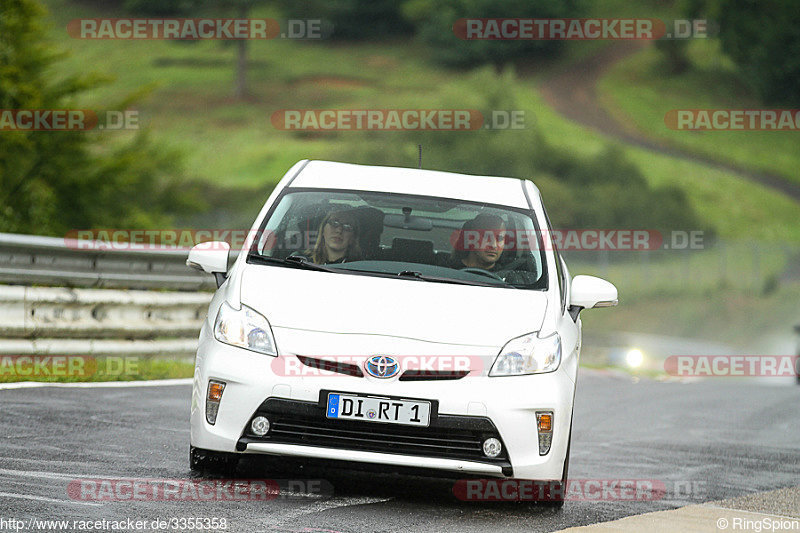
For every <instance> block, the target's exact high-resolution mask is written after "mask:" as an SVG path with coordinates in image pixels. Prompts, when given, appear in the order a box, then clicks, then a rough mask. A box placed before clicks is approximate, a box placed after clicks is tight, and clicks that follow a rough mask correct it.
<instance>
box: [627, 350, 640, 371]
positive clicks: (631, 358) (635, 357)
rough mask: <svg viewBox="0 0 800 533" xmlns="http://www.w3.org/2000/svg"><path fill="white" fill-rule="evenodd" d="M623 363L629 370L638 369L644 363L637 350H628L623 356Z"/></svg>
mask: <svg viewBox="0 0 800 533" xmlns="http://www.w3.org/2000/svg"><path fill="white" fill-rule="evenodd" d="M625 362H626V363H627V364H628V366H629V367H631V368H639V367H640V366H642V363H644V354H643V353H642V351H641V350H639V349H638V348H633V349H631V350H628V353H626V354H625Z"/></svg>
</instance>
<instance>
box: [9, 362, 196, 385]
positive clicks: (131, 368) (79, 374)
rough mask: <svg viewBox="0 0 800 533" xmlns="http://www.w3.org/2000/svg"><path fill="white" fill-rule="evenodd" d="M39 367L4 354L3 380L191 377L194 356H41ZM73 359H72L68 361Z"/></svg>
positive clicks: (119, 379) (39, 380) (52, 381)
mask: <svg viewBox="0 0 800 533" xmlns="http://www.w3.org/2000/svg"><path fill="white" fill-rule="evenodd" d="M38 357H39V361H40V366H39V369H37V367H36V366H33V364H32V363H31V362H28V361H25V360H22V359H19V358H16V357H14V358H12V357H9V356H0V383H14V382H19V381H36V382H44V383H83V382H106V381H144V380H149V379H177V378H190V377H192V375H193V374H194V361H193V360H191V359H171V358H158V357H152V358H151V357H135V356H129V357H118V356H109V357H102V356H98V357H89V356H85V357H78V356H70V358H69V359H67V360H64V361H62V362H61V363H58V362H56V361H55V360H53V359H58V357H55V358H53V359H51V360H50V361H46V360H45V358H46V357H47V356H44V355H43V356H38ZM68 361H71V362H68Z"/></svg>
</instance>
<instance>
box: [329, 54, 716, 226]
mask: <svg viewBox="0 0 800 533" xmlns="http://www.w3.org/2000/svg"><path fill="white" fill-rule="evenodd" d="M511 76H513V73H512V72H510V71H507V72H506V73H504V74H502V75H501V76H499V77H498V76H497V75H495V74H494V73H493V71H492V69H491V68H485V69H481V70H480V71H478V72H476V73H475V74H474V75H473V79H471V80H470V81H469V83H468V85H469V87H477V88H479V89H478V90H477V91H475V92H473V93H470V95H469V96H468V98H469V101H466V102H464V101H463V99H462V100H460V101H459V100H456V97H455V96H451V95H448V94H445V95H443V96H442V98H443V101H442V102H441V103H442V104H443V105H436V104H437V102H431V105H430V106H429V107H430V108H448V107H453V101H459V107H462V108H467V107H468V108H474V109H483V110H486V109H519V105H518V104H517V102H516V100H515V98H514V95H513V93H512V92H511V90H510V89H509V87H511V86H512V84H511V83H504V82H503V79H504V78H505V77H511ZM448 104H449V105H448ZM528 118H529V117H528ZM526 125H527V127H526V128H525V129H521V130H488V129H479V130H476V131H464V132H436V131H422V132H403V133H401V132H393V133H391V134H387V133H382V134H381V132H364V133H363V134H357V133H355V132H353V133H352V134H353V135H361V138H359V139H358V140H355V139H354V142H352V143H349V144H348V146H347V147H346V148H343V149H342V150H341V151H340V152H339V153H336V154H334V158H336V159H340V160H344V161H352V162H354V163H364V164H376V165H390V166H404V167H414V166H416V162H417V145H418V144H422V146H423V168H426V169H433V170H445V171H450V172H462V173H466V174H480V175H489V176H492V175H494V176H514V177H520V178H529V179H532V180H533V181H534V183H536V184H537V186H538V187H539V188H540V190H541V191H542V195H543V197H544V199H545V203H546V205H547V206H548V207H549V214H550V217H551V221H552V222H553V224H554V225H555V226H556V227H559V228H601V229H617V228H619V229H655V230H659V231H671V230H697V229H702V228H703V225H702V224H701V220H700V218H699V217H698V216H697V214H696V213H695V211H694V209H693V208H692V206H691V205H690V204H689V201H688V199H687V197H686V196H685V194H684V193H683V191H681V190H679V189H677V188H673V187H660V188H652V187H650V186H649V185H648V183H647V182H646V180H645V179H644V177H643V175H642V173H641V171H640V170H639V168H638V167H637V166H636V165H635V164H634V163H632V162H631V161H629V160H628V159H626V157H625V155H624V154H623V152H621V151H620V150H618V149H614V148H607V149H606V150H604V151H602V152H600V153H599V154H597V155H595V156H593V157H581V156H576V155H575V154H574V153H571V152H569V151H567V150H565V149H561V148H556V147H555V146H553V145H551V144H550V143H549V142H547V140H546V139H545V138H544V137H543V136H542V134H541V132H540V131H539V129H538V128H537V127H536V126H535V124H533V121H532V120H526ZM388 135H391V136H390V137H389V136H388Z"/></svg>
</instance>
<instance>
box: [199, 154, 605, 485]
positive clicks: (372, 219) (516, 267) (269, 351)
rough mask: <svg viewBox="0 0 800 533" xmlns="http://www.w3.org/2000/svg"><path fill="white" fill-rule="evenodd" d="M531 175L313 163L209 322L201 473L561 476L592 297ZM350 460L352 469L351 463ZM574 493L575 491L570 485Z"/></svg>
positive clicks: (234, 272)
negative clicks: (290, 466)
mask: <svg viewBox="0 0 800 533" xmlns="http://www.w3.org/2000/svg"><path fill="white" fill-rule="evenodd" d="M550 232H551V227H550V223H549V221H548V217H547V214H546V212H545V209H544V207H543V205H542V200H541V196H540V194H539V191H538V189H537V188H536V186H535V185H534V184H533V183H532V182H531V181H528V180H522V179H512V178H503V177H486V176H470V175H462V174H453V173H446V172H437V171H429V170H418V169H407V168H391V167H376V166H362V165H352V164H343V163H332V162H323V161H301V162H299V163H297V164H296V165H294V166H293V167H292V168H291V169H290V170H289V171H288V172H287V173H286V175H285V176H284V177H283V179H282V180H281V181H280V183H279V184H278V186H277V187H276V188H275V190H274V192H273V193H272V195H271V196H270V197H269V199H268V200H267V202H266V204H265V205H264V207H263V209H262V210H261V212H260V213H259V215H258V218H257V219H256V221H255V223H254V225H253V227H252V231H251V236H252V238H251V239H249V242H248V243H247V244H246V245H245V246H244V247H243V248H242V250H241V252H240V253H239V255H238V258H237V259H236V261H235V263H234V264H233V266H232V267H231V268H230V269H229V268H228V263H227V259H228V251H229V249H228V245H227V244H226V243H219V242H211V243H204V244H200V245H198V246H196V247H194V248H193V249H192V250H191V251H190V253H189V258H188V260H187V264H189V265H190V266H193V267H195V268H200V269H202V270H204V271H206V272H208V273H212V274H214V275H215V276H216V278H217V283H218V285H219V289H218V290H217V292H216V294H215V295H214V297H213V300H212V301H211V304H210V307H209V311H208V316H207V318H206V320H205V322H204V324H203V327H202V330H201V332H200V344H199V348H198V351H197V360H196V367H195V373H194V385H193V393H192V406H191V443H190V444H191V447H190V462H191V467H192V468H193V469H196V470H205V469H208V468H212V467H214V466H215V465H218V464H230V463H231V462H235V461H236V459H237V458H238V457H241V456H242V455H243V454H269V455H273V456H283V457H294V458H303V459H308V458H314V459H322V460H326V461H330V462H359V463H370V464H372V465H377V466H378V468H386V469H390V470H396V469H399V470H404V468H403V467H414V468H419V469H424V471H427V472H431V473H433V472H437V474H441V473H445V474H446V475H448V476H449V475H452V476H454V477H462V478H500V479H504V478H518V479H526V480H537V481H544V482H550V483H555V484H559V483H562V484H563V483H564V482H565V480H566V477H567V468H568V464H569V444H570V437H571V433H572V413H573V402H574V397H575V384H576V377H577V372H578V358H579V355H580V349H581V321H580V316H579V314H580V312H581V310H582V309H586V308H593V307H607V306H613V305H615V304H616V303H617V290H616V288H615V287H614V286H613V285H612V284H611V283H608V282H607V281H604V280H602V279H599V278H594V277H591V276H576V277H575V278H574V279H572V278H570V275H569V271H568V269H567V265H566V264H565V262H564V261H563V259H562V258H561V256H560V255H559V252H558V250H557V249H556V247H555V246H553V242H554V239H552V238H550V237H551V233H550ZM339 464H343V463H339ZM562 486H563V485H562Z"/></svg>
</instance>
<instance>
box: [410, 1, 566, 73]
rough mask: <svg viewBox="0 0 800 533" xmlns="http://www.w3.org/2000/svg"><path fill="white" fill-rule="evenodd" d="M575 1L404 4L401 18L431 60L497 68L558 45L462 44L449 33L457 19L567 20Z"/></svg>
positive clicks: (539, 42) (556, 49)
mask: <svg viewBox="0 0 800 533" xmlns="http://www.w3.org/2000/svg"><path fill="white" fill-rule="evenodd" d="M577 5H578V0H506V1H503V2H497V1H496V0H445V1H441V2H440V1H437V0H408V1H407V2H406V3H405V4H404V5H403V12H404V14H405V16H406V17H407V18H408V19H409V20H410V21H411V22H412V23H413V24H414V27H415V28H416V32H417V36H418V37H419V38H420V39H421V40H422V41H423V42H424V43H426V44H428V45H430V47H431V51H432V54H433V57H434V59H435V60H437V61H439V62H441V63H442V64H444V65H448V66H452V67H473V66H478V65H483V64H493V65H496V66H501V65H503V64H505V63H507V62H509V61H512V60H515V59H518V58H522V57H537V56H538V57H543V56H552V55H554V54H557V53H558V52H559V51H560V50H561V46H562V44H563V43H562V42H561V41H545V40H514V41H511V40H509V41H500V40H469V41H467V40H463V39H460V38H459V37H457V36H456V35H455V33H454V32H453V23H454V22H455V21H456V20H458V19H460V18H499V17H514V18H568V17H575V16H578V7H577Z"/></svg>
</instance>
